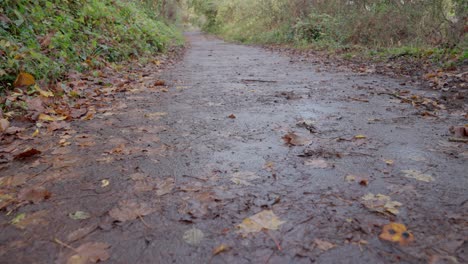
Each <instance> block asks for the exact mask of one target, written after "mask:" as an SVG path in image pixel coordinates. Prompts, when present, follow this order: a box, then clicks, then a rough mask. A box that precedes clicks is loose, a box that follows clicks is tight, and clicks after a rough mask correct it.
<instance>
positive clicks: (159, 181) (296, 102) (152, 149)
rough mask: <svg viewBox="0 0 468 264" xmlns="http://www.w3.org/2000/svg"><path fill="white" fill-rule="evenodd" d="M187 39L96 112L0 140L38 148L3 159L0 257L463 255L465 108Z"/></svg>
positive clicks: (380, 80)
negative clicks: (458, 130)
mask: <svg viewBox="0 0 468 264" xmlns="http://www.w3.org/2000/svg"><path fill="white" fill-rule="evenodd" d="M187 38H188V40H189V41H190V43H191V47H190V48H189V49H188V50H187V52H186V54H185V56H184V57H183V59H181V61H180V62H178V63H176V64H174V65H172V66H170V67H169V68H167V69H166V70H164V71H161V72H159V71H154V69H152V68H151V67H142V68H138V71H136V70H134V72H133V74H135V75H138V76H140V77H141V79H140V80H141V82H140V84H139V85H137V84H134V83H130V84H127V85H126V86H125V89H120V90H118V89H117V88H115V87H114V88H113V87H108V88H106V89H107V90H103V91H102V92H101V94H100V98H101V99H100V101H99V102H100V104H99V105H97V106H96V112H95V114H94V115H93V116H92V117H91V116H90V118H86V120H77V121H73V122H71V126H70V127H69V128H64V129H58V130H54V133H53V135H52V136H43V137H35V138H32V139H28V140H25V141H22V142H21V144H19V143H15V142H16V141H8V144H7V143H6V141H5V142H4V144H2V148H3V151H2V152H4V153H6V152H11V153H17V151H19V150H21V149H24V148H25V147H27V146H29V147H34V149H37V150H39V151H40V152H41V153H27V154H24V155H21V154H22V153H20V154H16V156H14V157H15V158H13V159H12V160H9V161H8V163H4V164H3V165H2V170H1V171H0V173H1V175H2V184H1V185H0V190H1V192H0V195H1V196H0V197H1V199H2V200H0V201H1V202H2V203H6V201H7V202H8V205H5V204H4V206H3V207H4V210H3V211H2V212H1V215H0V223H1V227H0V228H1V234H2V235H1V238H0V244H1V245H0V262H1V263H88V262H98V261H102V262H103V263H467V262H468V252H467V250H468V242H467V237H468V225H467V219H468V218H467V217H468V193H467V187H468V177H467V176H468V165H467V161H468V145H467V144H466V142H463V140H460V141H458V142H457V140H453V135H452V134H451V133H450V132H449V128H450V127H451V126H463V125H464V124H466V123H467V120H466V118H465V117H464V116H463V115H462V114H460V113H459V111H448V110H445V109H444V108H443V106H441V105H439V104H437V103H436V102H435V101H433V100H431V99H430V98H431V96H432V95H433V94H432V93H433V92H431V91H427V90H424V89H422V88H419V87H412V86H411V85H409V84H406V85H405V86H403V85H402V82H403V81H402V80H401V79H390V78H387V77H382V76H379V75H373V74H366V73H363V74H358V73H353V72H350V71H335V70H333V67H327V68H324V67H323V66H322V65H320V64H314V63H307V62H301V61H298V60H295V59H292V58H289V57H287V56H284V55H281V54H278V53H274V52H270V51H266V50H263V49H261V48H256V47H248V46H242V45H236V44H230V43H226V42H223V41H221V40H219V39H216V38H212V37H208V36H204V35H202V34H200V33H190V34H187ZM124 76H125V74H123V75H122V76H121V77H122V78H124ZM157 80H164V82H165V86H161V84H162V83H157V82H158V81H157ZM155 82H156V83H155ZM113 89H114V90H113ZM396 91H399V93H398V94H397V93H396ZM465 106H466V105H465ZM449 139H452V140H449ZM454 141H455V142H454ZM15 144H16V145H15ZM7 150H8V151H7ZM5 155H6V154H5ZM12 155H13V154H12ZM396 223H399V224H400V225H399V224H396ZM405 228H406V229H407V230H406V229H405ZM87 261H88V262H87Z"/></svg>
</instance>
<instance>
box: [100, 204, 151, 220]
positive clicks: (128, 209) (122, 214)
mask: <svg viewBox="0 0 468 264" xmlns="http://www.w3.org/2000/svg"><path fill="white" fill-rule="evenodd" d="M154 211H156V210H155V209H154V208H152V207H150V206H149V205H148V204H146V203H138V202H136V201H129V200H123V201H120V202H119V205H118V206H117V207H115V208H114V209H112V210H110V211H109V215H110V216H111V217H112V218H114V219H116V220H118V221H120V222H125V221H130V220H135V219H136V218H137V217H141V216H145V215H149V214H151V213H153V212H154Z"/></svg>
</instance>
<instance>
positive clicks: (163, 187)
mask: <svg viewBox="0 0 468 264" xmlns="http://www.w3.org/2000/svg"><path fill="white" fill-rule="evenodd" d="M174 185H175V184H174V179H173V178H166V179H165V180H164V181H162V182H160V183H159V184H158V190H157V191H156V195H158V196H163V195H166V194H168V193H170V192H171V191H172V189H174Z"/></svg>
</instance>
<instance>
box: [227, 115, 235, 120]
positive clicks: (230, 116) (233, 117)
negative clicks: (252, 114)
mask: <svg viewBox="0 0 468 264" xmlns="http://www.w3.org/2000/svg"><path fill="white" fill-rule="evenodd" d="M228 118H231V119H235V118H236V116H235V115H234V114H230V115H229V116H228Z"/></svg>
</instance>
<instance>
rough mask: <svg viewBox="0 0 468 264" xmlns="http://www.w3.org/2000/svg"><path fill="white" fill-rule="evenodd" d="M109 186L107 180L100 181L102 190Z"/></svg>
mask: <svg viewBox="0 0 468 264" xmlns="http://www.w3.org/2000/svg"><path fill="white" fill-rule="evenodd" d="M109 184H110V182H109V180H102V181H101V187H103V188H104V187H107V186H109Z"/></svg>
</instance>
